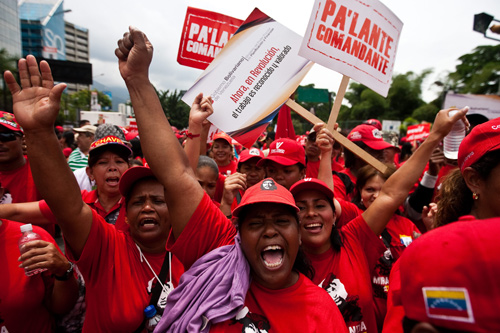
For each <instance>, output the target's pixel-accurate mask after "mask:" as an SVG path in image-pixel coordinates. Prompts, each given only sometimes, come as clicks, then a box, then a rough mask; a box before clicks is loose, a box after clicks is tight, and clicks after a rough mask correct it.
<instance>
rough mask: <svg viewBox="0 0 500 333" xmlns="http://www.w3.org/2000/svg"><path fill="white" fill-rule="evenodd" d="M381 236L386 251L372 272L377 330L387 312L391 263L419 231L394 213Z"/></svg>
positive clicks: (380, 327) (380, 328) (405, 219)
mask: <svg viewBox="0 0 500 333" xmlns="http://www.w3.org/2000/svg"><path fill="white" fill-rule="evenodd" d="M386 230H387V232H385V231H384V232H383V233H382V236H381V238H382V239H383V241H384V244H385V245H386V246H387V245H389V247H387V250H386V252H385V253H384V254H383V255H382V256H380V258H379V259H378V261H377V264H376V265H375V269H374V270H373V273H372V287H373V297H374V301H375V316H376V318H377V325H378V328H379V331H381V330H382V326H383V324H384V318H385V315H386V313H387V295H388V292H389V275H390V273H391V270H392V267H393V264H394V262H395V261H396V260H398V259H399V257H401V254H402V253H403V251H404V249H406V247H407V246H408V245H410V244H411V243H412V242H413V240H414V239H416V238H417V237H418V236H420V231H419V230H418V228H417V227H416V226H415V224H414V223H413V222H412V221H410V220H409V219H407V218H406V217H403V216H401V215H397V214H394V215H393V216H392V218H391V220H390V221H389V223H388V224H387V226H386Z"/></svg>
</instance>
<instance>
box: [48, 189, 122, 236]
mask: <svg viewBox="0 0 500 333" xmlns="http://www.w3.org/2000/svg"><path fill="white" fill-rule="evenodd" d="M82 200H83V201H84V202H85V203H86V204H87V205H89V206H90V208H92V209H93V210H95V211H96V212H97V214H99V215H101V216H102V217H103V218H104V220H105V221H106V222H108V223H109V224H113V225H115V227H116V228H117V229H118V230H123V231H127V230H128V228H129V226H128V224H127V223H126V222H125V219H126V218H127V209H126V208H127V207H126V206H125V198H123V197H122V198H120V200H119V201H118V202H117V203H116V204H115V205H114V206H113V207H112V208H111V209H110V210H109V211H106V210H105V209H104V208H103V207H102V205H101V203H100V202H99V198H98V196H97V190H93V191H90V192H88V191H86V190H83V191H82ZM38 207H39V208H40V211H41V212H42V214H43V216H44V217H45V218H46V219H48V220H49V221H50V222H52V223H54V224H56V223H57V219H56V217H55V216H54V214H53V213H52V211H51V210H50V208H49V205H47V202H45V200H41V201H40V202H38Z"/></svg>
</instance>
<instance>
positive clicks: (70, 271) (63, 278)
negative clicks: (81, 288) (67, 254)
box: [54, 261, 74, 281]
mask: <svg viewBox="0 0 500 333" xmlns="http://www.w3.org/2000/svg"><path fill="white" fill-rule="evenodd" d="M73 266H74V265H73V263H72V262H71V261H69V268H68V270H67V271H66V272H65V273H64V275H63V276H57V275H54V278H55V279H56V280H57V281H68V280H69V278H70V277H71V275H72V274H73Z"/></svg>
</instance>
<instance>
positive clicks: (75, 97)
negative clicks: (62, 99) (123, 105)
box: [67, 89, 112, 111]
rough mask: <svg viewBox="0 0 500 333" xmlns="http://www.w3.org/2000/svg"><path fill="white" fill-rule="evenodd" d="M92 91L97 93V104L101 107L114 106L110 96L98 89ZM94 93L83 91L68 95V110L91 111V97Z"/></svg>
mask: <svg viewBox="0 0 500 333" xmlns="http://www.w3.org/2000/svg"><path fill="white" fill-rule="evenodd" d="M92 91H97V102H98V103H99V104H101V107H106V106H107V107H111V106H112V103H111V100H110V99H109V96H108V95H106V94H104V93H103V92H101V91H98V90H96V89H94V90H92ZM92 91H90V90H88V89H83V90H80V91H77V92H75V93H72V94H71V95H68V105H67V107H68V110H87V111H88V110H90V98H91V97H90V96H91V95H92Z"/></svg>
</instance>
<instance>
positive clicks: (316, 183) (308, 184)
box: [290, 178, 334, 203]
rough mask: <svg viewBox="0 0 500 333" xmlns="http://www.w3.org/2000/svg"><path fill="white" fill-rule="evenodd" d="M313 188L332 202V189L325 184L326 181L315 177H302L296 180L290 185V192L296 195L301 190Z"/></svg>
mask: <svg viewBox="0 0 500 333" xmlns="http://www.w3.org/2000/svg"><path fill="white" fill-rule="evenodd" d="M307 190H313V191H318V192H321V193H322V194H324V195H325V196H326V197H327V198H328V199H329V200H330V201H331V202H332V203H333V197H334V196H333V191H332V190H331V189H330V188H329V187H328V185H326V183H325V182H324V181H322V180H319V179H317V178H304V179H301V180H299V181H298V182H296V183H295V184H293V185H292V187H290V192H292V195H293V196H296V195H297V194H299V193H300V192H302V191H307Z"/></svg>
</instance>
